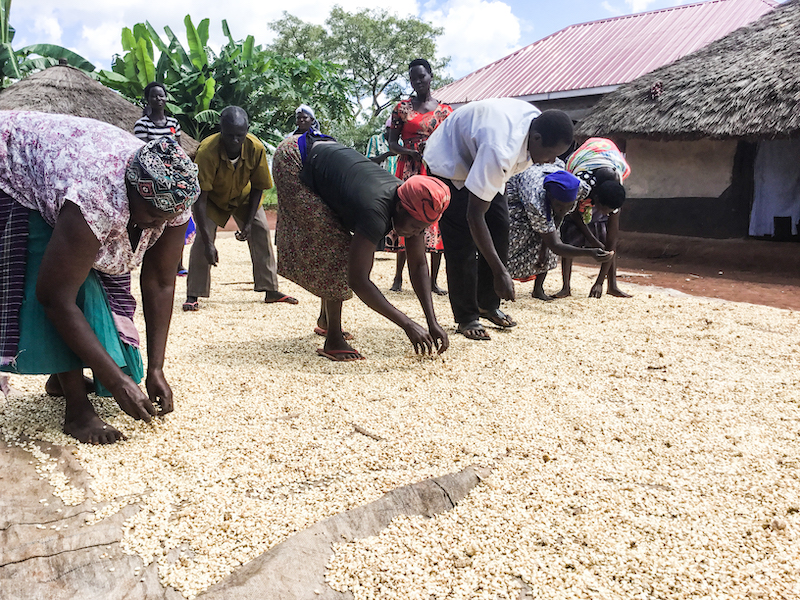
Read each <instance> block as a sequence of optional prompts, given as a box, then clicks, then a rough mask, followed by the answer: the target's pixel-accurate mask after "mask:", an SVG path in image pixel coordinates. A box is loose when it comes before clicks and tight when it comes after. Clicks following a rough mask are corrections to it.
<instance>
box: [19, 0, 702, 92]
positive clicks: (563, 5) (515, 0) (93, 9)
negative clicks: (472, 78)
mask: <svg viewBox="0 0 800 600" xmlns="http://www.w3.org/2000/svg"><path fill="white" fill-rule="evenodd" d="M688 3H689V2H685V1H681V0H600V1H598V0H554V1H548V2H545V1H542V0H430V1H428V2H425V1H418V0H408V1H407V2H404V3H402V8H401V9H398V8H397V7H398V5H399V4H401V3H398V2H396V1H395V0H372V2H371V3H369V4H367V3H366V2H365V0H295V1H294V2H293V3H292V4H291V7H292V8H291V10H289V12H292V13H293V14H295V15H297V16H299V17H300V18H301V19H304V20H306V21H313V22H319V23H321V22H322V21H324V19H325V17H326V16H327V14H328V12H329V10H330V7H331V6H332V5H334V4H339V5H341V6H342V7H344V8H345V9H347V10H356V9H359V8H363V7H375V8H384V9H386V10H388V11H390V12H395V13H398V14H399V15H401V16H408V15H414V16H418V17H420V18H422V19H425V20H426V21H429V22H432V23H434V24H436V25H439V26H441V27H444V29H445V32H444V34H443V35H442V37H441V38H440V39H439V47H440V54H441V55H445V56H450V57H451V59H452V60H451V65H450V75H452V76H453V77H456V78H457V77H461V76H463V75H466V74H467V73H470V72H472V71H473V70H475V69H477V68H480V67H482V66H484V65H485V64H487V63H489V62H491V61H493V60H497V59H498V58H502V57H503V56H505V55H507V54H509V53H511V52H513V51H514V50H516V49H518V48H521V47H522V46H525V45H527V44H530V43H532V42H534V41H536V40H538V39H540V38H542V37H544V36H546V35H549V34H551V33H553V32H555V31H558V30H559V29H562V28H564V27H567V26H569V25H572V24H574V23H583V22H585V21H593V20H596V19H604V18H608V17H613V16H618V15H622V14H631V13H634V12H641V11H643V10H655V9H659V8H665V7H669V6H676V5H680V4H688ZM70 4H71V6H70ZM282 6H287V5H282ZM282 6H278V5H277V3H266V2H253V0H227V1H226V2H219V0H193V1H192V2H191V3H188V2H187V3H179V2H170V3H158V2H150V3H145V2H141V1H139V0H81V1H80V2H74V3H65V2H63V0H24V1H20V0H17V2H15V3H13V5H12V7H11V24H12V25H13V26H14V28H15V29H16V32H17V33H16V37H15V39H14V47H21V46H24V45H28V44H32V43H53V44H60V45H62V46H66V47H68V48H71V49H72V50H75V51H76V52H78V53H79V54H81V55H83V56H85V57H86V58H88V59H89V60H91V61H92V62H94V63H95V65H97V66H98V67H103V68H108V67H109V65H110V61H111V57H112V56H113V54H114V53H115V52H121V50H122V48H121V45H120V31H121V29H122V27H123V26H128V27H131V26H133V24H135V23H137V22H142V21H145V20H148V21H150V23H151V24H152V25H153V26H154V27H155V28H156V29H157V30H158V31H162V30H163V27H164V26H165V25H169V26H170V27H171V28H172V30H173V31H175V33H176V34H177V35H179V36H180V35H182V34H183V32H184V26H183V17H184V16H185V15H186V14H187V12H188V13H189V14H191V16H192V19H193V20H194V22H195V23H197V22H199V21H200V20H201V19H202V18H205V17H209V18H210V19H211V41H212V43H216V44H221V43H222V40H223V38H222V32H221V26H220V23H221V20H222V19H223V18H224V19H227V20H228V23H229V25H230V27H231V30H232V33H233V35H234V37H236V38H244V37H245V36H246V35H248V34H252V35H253V36H255V38H256V42H257V43H267V42H269V41H270V39H271V37H272V34H271V32H270V30H269V29H268V28H267V23H268V22H270V21H273V20H275V19H278V18H280V16H281V11H282V10H283V9H282Z"/></svg>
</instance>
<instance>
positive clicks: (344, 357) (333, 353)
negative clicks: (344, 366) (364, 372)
mask: <svg viewBox="0 0 800 600" xmlns="http://www.w3.org/2000/svg"><path fill="white" fill-rule="evenodd" d="M317 354H319V355H320V356H324V357H325V358H327V359H328V360H332V361H334V362H353V361H356V360H366V359H365V358H364V357H363V356H361V354H359V352H358V350H325V349H324V348H317Z"/></svg>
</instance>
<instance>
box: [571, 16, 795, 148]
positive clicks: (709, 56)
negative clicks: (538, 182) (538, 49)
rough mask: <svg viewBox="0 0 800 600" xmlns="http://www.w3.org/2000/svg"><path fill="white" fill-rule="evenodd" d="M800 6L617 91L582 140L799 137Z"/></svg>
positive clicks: (588, 122) (582, 128)
mask: <svg viewBox="0 0 800 600" xmlns="http://www.w3.org/2000/svg"><path fill="white" fill-rule="evenodd" d="M798 65H800V0H789V1H788V2H786V3H785V4H783V5H781V6H779V7H777V8H776V9H775V10H773V11H772V12H770V13H768V14H766V15H765V16H763V17H761V18H760V19H759V20H757V21H755V22H754V23H752V24H750V25H748V26H746V27H742V28H740V29H737V30H736V31H734V32H733V33H730V34H728V35H727V36H725V37H724V38H721V39H719V40H717V41H716V42H712V43H711V44H709V45H708V46H706V47H705V48H703V49H701V50H698V51H697V52H694V53H693V54H689V55H687V56H685V57H683V58H681V59H679V60H677V61H676V62H674V63H672V64H670V65H668V66H665V67H661V68H659V69H656V70H655V71H652V72H651V73H648V74H647V75H643V76H642V77H639V78H637V79H635V80H633V81H632V82H630V83H628V84H625V85H623V86H621V87H619V88H618V89H617V90H616V91H614V92H612V93H611V94H609V95H608V96H606V97H605V98H603V100H601V101H600V102H599V103H598V104H597V105H596V106H595V108H594V109H593V110H592V111H591V113H589V115H588V116H587V117H586V118H585V119H584V120H583V122H582V123H580V124H579V126H578V128H577V133H578V135H581V136H605V137H618V138H627V139H631V138H648V139H651V140H697V139H701V138H710V139H745V140H756V139H780V138H784V139H785V138H797V137H800V110H799V109H798V106H800V69H798Z"/></svg>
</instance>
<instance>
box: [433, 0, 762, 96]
mask: <svg viewBox="0 0 800 600" xmlns="http://www.w3.org/2000/svg"><path fill="white" fill-rule="evenodd" d="M777 5H778V3H777V2H774V1H773V0H708V1H707V2H700V3H698V4H688V5H685V6H677V7H673V8H665V9H661V10H654V11H650V12H644V13H638V14H634V15H626V16H622V17H614V18H611V19H603V20H601V21H591V22H589V23H581V24H579V25H571V26H569V27H567V28H565V29H562V30H561V31H558V32H556V33H554V34H552V35H550V36H548V37H546V38H543V39H541V40H539V41H538V42H534V43H533V44H530V45H529V46H525V47H524V48H522V49H520V50H517V51H516V52H514V53H513V54H509V55H508V56H506V57H505V58H501V59H500V60H498V61H495V62H493V63H491V64H489V65H487V66H485V67H483V68H481V69H478V70H477V71H475V72H473V73H470V74H469V75H466V76H465V77H462V78H461V79H459V80H457V81H454V82H453V83H451V84H449V85H446V86H444V87H442V88H440V89H439V90H437V91H436V98H437V99H438V100H440V101H442V102H449V103H453V104H460V103H464V102H471V101H473V100H483V99H485V98H509V97H511V98H522V99H524V100H530V101H535V100H543V99H547V98H558V97H569V96H580V95H586V94H591V93H605V92H609V91H611V90H612V89H614V88H615V87H616V86H618V85H620V84H623V83H627V82H629V81H632V80H633V79H635V78H637V77H639V76H640V75H644V74H645V73H648V72H650V71H652V70H653V69H656V68H658V67H661V66H663V65H666V64H669V63H671V62H673V61H675V60H677V59H678V58H680V57H682V56H684V55H686V54H689V53H690V52H694V51H695V50H698V49H700V48H702V47H703V46H705V45H706V44H709V43H710V42H713V41H714V40H716V39H719V38H721V37H723V36H724V35H727V34H728V33H730V32H731V31H733V30H734V29H738V28H739V27H743V26H744V25H747V24H749V23H751V22H753V21H755V20H756V19H758V18H759V17H760V16H762V15H764V14H765V13H767V12H769V11H770V10H772V9H773V8H775V7H776V6H777ZM604 88H609V89H604Z"/></svg>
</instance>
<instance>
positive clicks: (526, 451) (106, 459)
mask: <svg viewBox="0 0 800 600" xmlns="http://www.w3.org/2000/svg"><path fill="white" fill-rule="evenodd" d="M218 248H219V250H220V266H219V267H218V268H217V276H216V277H215V283H214V284H213V285H214V289H213V293H212V299H211V300H210V301H205V302H202V309H201V310H200V311H199V312H196V313H183V312H181V311H180V301H181V299H182V297H183V286H184V285H185V284H184V283H183V282H182V281H179V285H178V288H177V290H176V301H175V304H176V311H175V313H174V315H173V320H172V331H171V335H170V343H169V347H168V356H167V365H166V369H165V370H166V374H167V377H168V380H169V381H170V382H171V384H172V387H173V391H174V392H175V399H176V400H175V404H176V410H175V412H174V413H173V414H172V415H170V416H168V417H167V418H165V419H156V420H154V422H153V424H150V425H146V424H143V423H135V422H133V421H132V420H131V419H130V418H128V417H127V416H126V415H124V414H123V413H121V412H120V411H119V410H118V409H117V408H116V405H115V404H114V403H113V401H110V400H97V405H98V407H99V412H100V414H101V416H102V417H103V418H106V419H108V420H109V421H110V422H111V423H112V424H113V425H114V426H116V427H119V428H120V429H121V430H123V431H124V432H125V433H126V434H127V435H128V440H127V441H124V442H121V443H118V444H115V445H112V446H108V447H94V446H87V445H78V446H77V449H76V450H75V451H74V453H75V455H76V457H77V458H78V460H79V461H80V462H81V464H82V465H83V466H84V467H85V468H86V469H87V471H88V472H89V473H90V474H91V475H92V476H93V478H94V483H93V488H92V490H91V492H92V496H93V500H94V502H96V503H97V505H98V507H101V506H102V509H100V508H98V511H99V512H98V514H96V515H95V516H94V517H92V518H90V519H89V521H91V520H92V519H97V518H102V517H103V516H104V515H107V514H110V513H112V512H113V511H115V510H118V509H119V507H121V506H124V505H126V504H129V503H133V502H136V503H139V504H140V505H141V506H142V507H143V508H142V510H141V511H139V512H138V514H136V516H134V517H133V518H132V519H130V520H129V521H128V523H127V528H126V532H125V538H124V545H125V547H126V548H127V549H128V550H129V551H130V552H132V553H136V554H139V555H140V556H142V557H143V558H144V559H145V561H148V562H149V561H153V560H155V561H158V564H159V565H161V566H160V574H161V579H162V581H163V583H164V584H168V585H172V586H175V587H176V588H177V589H178V590H180V591H181V592H183V594H185V595H186V596H187V597H189V598H191V597H193V596H194V595H196V594H197V593H199V592H200V591H202V590H203V589H205V588H207V587H208V586H210V585H211V584H213V583H215V582H217V581H220V580H221V579H222V578H223V577H224V576H225V575H227V574H228V573H230V572H231V571H232V570H234V569H235V568H236V567H237V566H239V565H241V564H242V563H244V562H247V561H248V560H251V559H252V558H254V557H256V556H258V555H259V554H261V553H263V552H265V551H266V550H268V549H269V548H270V547H272V546H274V545H275V544H276V543H278V542H280V541H282V540H284V539H286V538H287V537H288V536H290V535H292V534H293V533H294V532H297V531H299V530H302V529H304V528H306V527H308V526H310V525H312V524H313V523H315V522H317V521H319V520H321V519H323V518H325V517H327V516H330V515H333V514H336V513H338V512H341V511H343V510H346V509H349V508H352V507H355V506H359V505H362V504H364V503H366V502H369V501H372V500H375V499H377V498H378V497H380V496H381V495H382V494H384V493H385V492H387V491H389V490H391V489H394V488H396V487H399V486H402V485H405V484H409V483H413V482H416V481H420V480H422V479H425V478H427V477H432V476H439V475H442V474H445V473H450V472H454V471H458V470H460V469H462V468H464V467H466V466H468V465H471V464H493V465H494V466H495V470H494V472H493V473H492V475H491V476H490V477H488V478H487V479H485V480H484V481H483V482H482V483H481V484H480V485H479V486H478V487H477V488H475V489H474V490H473V492H472V493H471V494H470V495H469V496H468V497H467V498H465V499H464V500H463V501H462V502H460V503H459V505H458V506H457V507H456V508H455V509H454V510H452V511H450V512H447V513H443V514H440V515H438V516H436V517H435V518H432V519H422V518H398V519H395V521H394V522H393V523H392V524H391V526H390V527H388V528H387V529H386V530H385V531H384V532H383V533H381V534H380V535H378V536H376V537H374V538H368V539H364V540H355V541H353V542H350V543H346V544H342V545H339V546H337V547H336V552H335V554H334V556H333V558H332V559H331V561H330V564H329V570H328V573H327V578H328V581H329V583H330V585H331V586H332V587H334V588H335V589H337V590H346V589H349V590H351V591H352V592H353V594H354V596H355V598H356V599H366V598H381V599H387V598H402V599H404V600H405V599H413V598H423V599H425V600H429V599H431V598H461V599H472V598H492V599H494V598H517V597H519V594H520V590H522V591H523V592H525V593H524V594H523V596H522V597H536V598H558V599H562V598H569V597H575V598H592V599H595V598H596V599H618V598H619V599H623V598H625V599H627V598H638V597H640V598H645V597H652V598H669V599H673V598H675V599H677V598H701V597H714V598H739V597H741V598H750V597H762V598H776V599H778V598H780V599H784V598H797V597H800V561H798V556H800V384H799V383H798V373H800V352H798V349H799V348H798V346H799V345H800V340H798V337H797V332H798V331H800V313H797V312H791V311H784V310H778V309H771V308H766V307H760V306H753V305H748V304H733V303H723V302H717V301H706V300H702V299H697V298H690V297H676V296H673V295H667V294H663V293H660V292H657V291H654V290H652V289H651V290H648V288H644V287H637V288H635V289H633V290H632V291H633V292H634V293H635V297H634V298H632V299H629V300H623V299H617V298H610V297H605V296H604V297H603V298H602V299H601V300H595V299H589V298H586V297H585V296H586V295H587V293H588V290H589V287H590V285H591V281H592V280H593V277H594V275H595V274H596V271H595V270H594V269H591V270H589V269H587V270H585V271H580V270H579V271H578V272H577V273H576V274H575V276H574V277H573V290H574V293H575V296H574V297H573V298H570V299H566V300H560V301H556V302H552V303H543V302H540V301H536V300H533V299H531V298H530V295H529V294H530V289H531V288H532V285H533V284H532V283H530V284H524V285H518V286H517V290H518V297H519V300H518V301H517V302H516V303H514V304H510V303H509V304H507V305H504V308H505V309H507V310H508V312H509V313H511V314H512V315H513V316H514V318H515V319H516V320H517V321H518V322H519V326H518V327H516V328H515V329H512V330H509V331H496V330H492V331H491V333H492V335H493V340H492V341H491V342H473V341H467V340H465V339H464V338H463V337H461V336H458V335H456V334H455V333H454V332H453V326H452V315H451V313H450V309H449V305H448V304H447V299H446V298H438V297H437V298H434V302H435V305H436V310H437V314H438V315H439V317H440V320H441V322H442V324H446V325H448V332H449V333H450V334H451V336H452V338H451V339H452V345H451V348H450V350H449V351H448V352H447V353H446V354H445V355H444V356H443V357H441V358H425V359H422V358H419V357H416V356H414V355H413V351H412V350H411V348H410V346H409V345H408V343H407V342H406V339H405V336H404V335H403V333H402V331H401V330H400V329H398V328H397V327H395V326H394V325H392V324H391V323H389V322H388V321H386V320H384V319H383V318H382V317H380V316H378V315H377V314H375V313H373V312H372V311H370V310H369V309H368V308H366V306H364V305H363V304H362V303H360V301H358V300H353V301H351V302H347V303H345V310H344V324H345V327H346V328H347V329H348V330H349V331H351V332H353V333H354V334H355V336H356V338H355V341H354V342H353V343H354V346H355V347H356V348H358V349H359V350H360V351H362V352H363V353H364V355H365V356H366V357H367V359H368V360H366V361H359V362H354V363H347V364H335V363H332V362H329V361H327V360H325V359H323V358H320V357H318V356H317V355H316V354H315V353H314V349H315V348H316V347H319V346H321V345H322V341H323V340H322V338H319V337H317V336H315V335H314V334H313V333H312V329H313V326H314V324H315V318H316V314H317V312H318V310H319V302H318V301H317V300H316V299H315V298H313V297H312V296H310V295H308V294H307V293H305V292H303V291H302V290H301V289H300V288H297V287H296V286H293V285H292V284H290V283H288V282H285V281H283V282H281V289H282V290H284V291H285V292H287V293H289V294H291V295H293V296H296V297H297V298H299V299H300V301H301V303H300V305H299V306H290V305H284V304H270V305H266V304H263V303H262V302H261V299H262V298H261V295H259V294H256V293H255V292H253V291H252V285H251V284H249V283H248V282H249V281H250V280H251V274H250V261H249V257H248V255H247V251H246V248H245V247H244V245H242V244H240V243H239V242H236V241H235V240H234V239H233V238H231V237H221V238H220V239H219V241H218ZM393 268H394V262H393V261H391V260H385V259H384V260H378V261H376V264H375V269H374V275H375V280H376V282H377V284H378V285H379V287H381V289H387V288H388V287H389V285H390V283H391V276H392V273H393ZM555 279H557V278H554V281H555ZM554 285H555V284H554ZM389 298H390V300H391V301H392V302H396V304H397V306H398V307H399V308H400V309H401V310H404V311H407V313H408V314H409V315H411V316H412V317H413V318H415V319H421V317H422V314H421V310H420V308H419V305H418V303H417V301H416V299H415V297H414V295H413V293H412V292H411V291H410V290H409V291H404V292H402V293H399V294H390V296H389ZM139 315H140V317H141V313H139ZM423 322H424V321H423ZM140 326H142V327H143V324H142V323H140ZM11 383H12V385H13V386H14V387H15V388H16V389H17V390H21V391H22V392H23V393H22V394H14V395H12V396H11V397H10V398H9V399H8V400H7V401H6V402H2V401H0V427H1V428H2V432H3V434H4V436H5V437H7V438H16V437H17V436H18V435H20V434H26V435H28V436H31V437H33V438H35V439H40V440H47V441H51V442H54V443H57V444H65V445H66V444H72V441H71V440H70V438H67V437H66V436H65V435H63V434H62V433H60V426H61V423H60V418H61V415H63V407H62V403H61V401H60V400H57V399H52V398H49V397H47V396H44V395H42V394H40V391H41V390H42V388H43V385H44V377H20V376H13V377H12V380H11ZM365 431H366V432H368V433H369V434H370V435H365V434H364V433H363V432H365ZM40 454H41V453H40ZM33 460H39V461H40V462H41V463H42V464H41V468H40V473H41V474H42V476H43V477H47V476H48V473H49V472H50V471H49V469H50V467H48V465H47V464H46V457H45V456H44V455H42V456H41V457H36V456H34V457H33ZM50 470H51V469H50ZM53 483H54V486H56V487H55V488H54V493H59V495H60V496H61V497H62V498H63V499H65V501H70V500H72V501H73V502H74V503H78V502H80V501H81V500H82V497H81V493H80V492H79V491H76V490H74V489H73V490H71V489H70V486H69V482H66V481H63V480H61V479H58V478H55V479H54V480H53ZM108 501H111V503H110V504H107V502H108ZM175 548H180V549H181V550H180V557H179V559H178V560H172V561H168V560H167V554H168V553H169V552H170V551H171V550H173V549H175ZM173 556H174V552H173Z"/></svg>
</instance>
